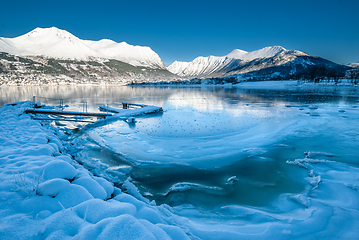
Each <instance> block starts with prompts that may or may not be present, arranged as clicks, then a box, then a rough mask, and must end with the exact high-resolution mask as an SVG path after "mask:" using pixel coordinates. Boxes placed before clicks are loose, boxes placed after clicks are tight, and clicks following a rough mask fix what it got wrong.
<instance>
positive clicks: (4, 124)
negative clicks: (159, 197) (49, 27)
mask: <svg viewBox="0 0 359 240" xmlns="http://www.w3.org/2000/svg"><path fill="white" fill-rule="evenodd" d="M31 105H32V103H31V102H24V103H18V104H16V105H14V106H11V105H7V106H4V107H2V108H0V119H1V121H0V133H1V135H0V141H1V143H2V144H1V146H0V159H1V161H0V168H1V170H0V238H2V239H189V238H190V239H317V238H320V239H337V238H341V239H355V238H356V237H357V236H358V234H359V224H358V222H359V201H358V199H359V191H358V189H359V179H358V174H359V169H358V168H357V167H355V166H356V165H357V163H355V162H353V163H352V164H349V163H350V162H348V164H344V163H341V162H337V161H335V159H336V157H335V155H333V154H331V153H325V152H306V153H305V154H304V155H303V157H302V158H298V159H291V160H288V161H287V164H288V166H290V167H293V169H296V168H300V169H303V170H304V172H305V174H306V177H305V180H306V182H307V185H306V188H305V190H304V191H303V192H301V193H299V194H289V193H288V194H282V195H280V196H279V198H278V199H276V200H275V201H274V202H273V203H271V206H269V207H267V208H254V207H248V206H240V205H227V206H220V207H219V208H218V209H213V214H212V213H208V212H206V213H205V212H202V211H201V210H199V209H196V208H193V207H190V206H187V207H186V206H178V207H175V208H171V207H169V206H167V205H160V206H157V205H156V204H155V203H154V202H149V201H148V200H147V199H145V198H144V197H142V196H141V195H140V194H139V192H138V191H137V189H136V187H135V186H134V185H133V184H132V183H131V182H130V181H129V179H127V180H125V181H124V182H122V183H123V184H124V185H125V186H126V188H127V189H128V192H129V193H131V195H130V194H128V193H124V192H122V191H121V190H120V189H119V188H117V187H115V186H114V185H113V184H112V183H111V182H109V181H107V180H105V179H104V178H103V177H101V176H102V173H101V171H98V173H99V174H97V176H94V175H93V174H92V173H90V172H89V171H88V170H87V169H85V168H84V167H83V166H82V165H80V164H79V163H77V162H75V161H74V160H73V159H72V158H71V157H70V156H68V155H66V154H63V152H64V146H63V143H62V142H61V141H60V140H59V139H61V137H62V133H61V132H59V131H57V130H54V129H52V128H49V127H46V126H41V124H40V123H39V122H36V121H34V120H31V119H30V117H29V116H28V115H26V114H24V109H26V108H28V107H31ZM295 107H296V106H287V108H288V109H295ZM326 111H328V110H326ZM354 111H356V109H354V108H353V109H348V110H347V112H348V114H350V113H351V112H353V114H352V115H350V117H353V116H354V117H355V116H356V117H355V118H356V119H357V118H358V117H357V115H356V112H354ZM336 112H337V111H336V110H333V112H330V111H328V116H329V115H330V114H336ZM308 118H311V116H308ZM335 119H336V118H335ZM340 119H341V118H338V120H335V121H338V122H335V121H333V122H332V124H334V125H335V126H337V125H338V123H340ZM323 121H324V122H319V123H318V127H320V126H322V124H325V121H326V120H325V119H323ZM351 123H354V124H357V123H355V119H353V121H352V122H351ZM303 128H306V127H305V126H303ZM353 129H354V130H352V131H351V132H349V133H348V136H346V135H345V136H346V137H349V138H350V139H347V143H348V144H350V146H352V147H353V149H354V148H355V147H357V146H358V141H359V138H358V137H359V133H358V132H357V130H355V129H357V128H355V126H354V128H353ZM304 130H305V131H306V130H307V129H304ZM310 130H311V129H310ZM308 131H309V130H308ZM298 134H300V132H298ZM355 157H356V156H353V158H355ZM235 181H236V178H233V177H232V178H230V179H228V183H229V184H233V183H235ZM191 188H192V189H193V188H196V189H198V188H203V189H204V190H205V191H215V192H216V191H220V189H218V188H211V189H208V187H206V186H205V187H203V186H201V185H198V184H197V185H193V184H192V185H191V184H186V183H183V184H176V185H174V186H173V187H172V188H171V191H186V190H187V189H191ZM264 197H265V196H264ZM184 216H186V217H184Z"/></svg>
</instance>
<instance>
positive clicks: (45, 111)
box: [25, 109, 112, 118]
mask: <svg viewBox="0 0 359 240" xmlns="http://www.w3.org/2000/svg"><path fill="white" fill-rule="evenodd" d="M25 113H33V114H51V115H70V116H87V117H103V118H105V117H109V116H112V114H110V113H89V112H72V111H58V110H51V109H27V110H25Z"/></svg>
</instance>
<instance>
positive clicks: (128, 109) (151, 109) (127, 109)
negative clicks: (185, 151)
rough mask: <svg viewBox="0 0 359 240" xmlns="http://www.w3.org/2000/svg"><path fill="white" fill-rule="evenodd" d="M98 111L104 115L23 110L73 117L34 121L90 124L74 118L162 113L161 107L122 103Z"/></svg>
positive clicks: (37, 109) (34, 109)
mask: <svg viewBox="0 0 359 240" xmlns="http://www.w3.org/2000/svg"><path fill="white" fill-rule="evenodd" d="M99 109H100V110H101V111H104V112H106V113H93V112H92V113H91V112H76V111H63V110H53V109H41V108H31V109H27V110H25V113H31V114H44V115H58V116H73V117H63V118H36V117H33V119H36V120H53V121H77V122H92V121H86V120H84V119H77V118H76V117H97V118H106V117H111V116H114V117H117V118H124V119H128V118H130V117H135V116H139V115H144V114H151V113H157V112H162V111H163V109H162V108H161V107H156V106H150V105H144V104H136V103H126V102H123V103H122V108H113V107H108V106H105V105H100V106H99Z"/></svg>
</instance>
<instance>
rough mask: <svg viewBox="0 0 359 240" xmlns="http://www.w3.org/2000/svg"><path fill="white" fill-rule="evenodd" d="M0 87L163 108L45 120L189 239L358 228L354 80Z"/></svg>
mask: <svg viewBox="0 0 359 240" xmlns="http://www.w3.org/2000/svg"><path fill="white" fill-rule="evenodd" d="M0 93H1V99H0V105H3V104H4V103H8V102H18V101H24V100H32V99H33V96H36V101H39V102H41V103H45V104H47V105H58V104H59V103H60V100H59V99H63V102H64V104H67V105H69V107H68V108H67V110H77V111H83V110H85V109H87V111H97V107H98V106H99V105H108V106H110V107H119V106H120V105H121V102H131V103H139V104H147V105H155V106H161V107H162V108H163V110H164V111H163V113H157V114H153V115H147V116H140V117H136V120H135V122H127V121H123V120H115V121H108V122H105V123H104V124H100V125H91V124H90V125H87V126H86V127H85V125H84V124H83V125H82V127H80V128H79V126H78V124H77V123H68V124H66V125H65V126H62V125H61V126H57V125H54V127H57V128H59V129H60V130H63V131H66V132H71V133H72V134H71V135H69V137H68V138H67V139H64V141H65V142H67V143H69V144H68V146H73V147H68V148H67V151H68V152H69V153H71V155H73V156H74V157H75V158H76V160H77V161H78V162H80V163H81V164H83V165H84V166H85V167H86V168H87V169H89V170H90V171H91V172H93V173H95V174H98V175H103V176H105V177H107V179H109V180H111V181H113V182H115V183H116V184H117V185H116V186H118V187H120V188H121V189H122V190H123V191H125V192H126V191H127V192H128V193H130V194H132V195H133V196H135V197H137V198H144V199H148V200H149V201H152V200H154V202H155V203H156V205H158V206H160V205H161V204H166V205H169V206H170V207H171V209H172V210H173V211H174V212H175V213H176V214H177V215H179V216H181V217H183V218H184V219H186V224H187V227H188V228H189V229H190V230H191V232H192V234H193V235H194V236H198V237H199V238H205V239H210V238H213V239H231V238H232V239H235V238H236V237H238V236H242V237H243V238H251V237H254V236H257V237H259V238H261V237H263V238H271V237H274V236H276V237H278V236H279V234H280V236H281V237H278V238H277V239H280V238H283V239H286V238H287V239H290V238H292V237H293V238H317V237H326V238H331V237H344V238H347V239H354V238H353V237H355V236H358V234H359V233H358V231H359V230H358V229H359V88H358V87H348V86H337V87H334V86H319V87H318V86H313V85H300V86H297V85H296V84H295V82H282V83H280V84H278V83H275V84H266V85H264V84H258V83H253V84H250V83H249V84H242V85H240V86H236V87H223V86H198V87H185V86H177V87H173V86H171V87H169V86H157V87H148V86H141V87H140V86H135V87H131V86H42V87H1V88H0ZM79 129H80V130H79ZM81 129H82V130H81ZM210 232H213V235H211V237H210V235H209V233H210ZM214 232H215V234H214ZM333 234H334V235H333ZM227 237H228V238H227Z"/></svg>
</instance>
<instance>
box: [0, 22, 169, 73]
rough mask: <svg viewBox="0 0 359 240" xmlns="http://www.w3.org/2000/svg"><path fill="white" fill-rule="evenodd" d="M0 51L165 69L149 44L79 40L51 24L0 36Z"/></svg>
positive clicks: (19, 54)
mask: <svg viewBox="0 0 359 240" xmlns="http://www.w3.org/2000/svg"><path fill="white" fill-rule="evenodd" d="M0 52H6V53H10V54H12V55H17V56H24V57H26V56H44V57H49V58H56V59H71V60H91V59H96V58H103V59H116V60H119V61H122V62H125V63H128V64H131V65H133V66H144V67H151V68H159V69H165V65H164V64H163V62H162V60H161V58H160V57H159V56H158V54H157V53H155V52H154V51H153V50H152V49H151V48H149V47H141V46H132V45H129V44H127V43H125V42H121V43H116V42H114V41H112V40H107V39H104V40H100V41H89V40H81V39H79V38H78V37H76V36H74V35H72V34H71V33H69V32H67V31H65V30H61V29H58V28H56V27H51V28H36V29H34V30H33V31H31V32H29V33H27V34H24V35H22V36H19V37H16V38H3V37H0Z"/></svg>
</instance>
